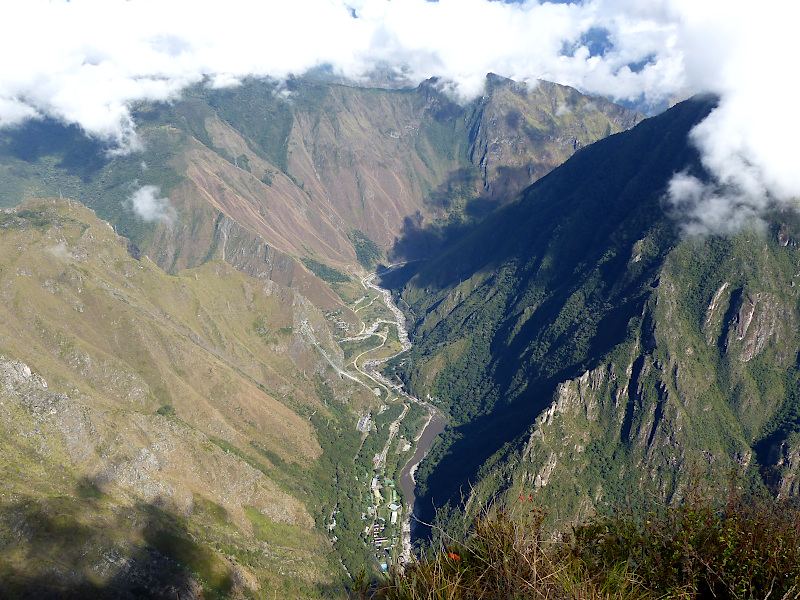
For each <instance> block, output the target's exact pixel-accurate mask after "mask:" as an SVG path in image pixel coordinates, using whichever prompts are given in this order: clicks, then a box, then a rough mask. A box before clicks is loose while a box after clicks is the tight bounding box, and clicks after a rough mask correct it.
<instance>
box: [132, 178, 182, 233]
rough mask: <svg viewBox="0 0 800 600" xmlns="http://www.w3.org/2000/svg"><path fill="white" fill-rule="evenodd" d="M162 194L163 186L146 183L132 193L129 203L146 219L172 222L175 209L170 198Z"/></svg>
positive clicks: (136, 212)
mask: <svg viewBox="0 0 800 600" xmlns="http://www.w3.org/2000/svg"><path fill="white" fill-rule="evenodd" d="M160 195H161V188H159V187H158V186H155V185H145V186H142V187H140V188H139V189H138V190H136V191H135V192H134V193H133V194H131V196H130V197H129V198H128V205H129V206H130V208H131V209H132V210H133V212H134V213H135V214H136V215H137V216H138V217H139V218H141V219H142V220H144V221H150V222H152V221H161V222H164V223H167V224H172V222H173V221H174V220H175V211H174V209H173V208H172V207H171V206H170V205H169V200H167V199H166V198H160V197H159V196H160Z"/></svg>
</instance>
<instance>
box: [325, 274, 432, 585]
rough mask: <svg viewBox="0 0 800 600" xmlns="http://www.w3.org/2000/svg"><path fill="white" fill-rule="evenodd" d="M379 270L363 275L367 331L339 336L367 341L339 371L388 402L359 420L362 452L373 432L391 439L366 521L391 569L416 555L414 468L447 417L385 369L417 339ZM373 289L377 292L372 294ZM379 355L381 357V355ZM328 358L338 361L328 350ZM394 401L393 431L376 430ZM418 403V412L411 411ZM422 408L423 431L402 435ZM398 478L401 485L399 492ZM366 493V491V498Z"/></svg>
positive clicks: (379, 456) (373, 479)
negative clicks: (379, 279)
mask: <svg viewBox="0 0 800 600" xmlns="http://www.w3.org/2000/svg"><path fill="white" fill-rule="evenodd" d="M406 264H407V263H398V264H395V265H389V266H388V267H386V268H385V269H382V270H381V272H380V274H381V275H387V274H389V273H391V272H392V271H394V270H396V269H398V268H400V267H403V266H405V265H406ZM378 275H379V274H378V273H373V274H371V275H367V276H365V277H363V278H362V279H361V280H360V284H361V286H363V289H364V291H365V292H368V293H367V294H366V295H364V296H362V297H360V298H358V299H357V300H356V301H355V302H354V304H353V305H352V309H353V312H354V313H355V314H359V312H365V311H366V310H367V309H372V313H373V314H372V316H373V319H369V318H366V319H365V320H363V321H362V326H361V331H360V332H359V333H358V334H357V335H355V336H350V337H342V338H339V339H337V341H338V343H339V344H340V345H341V346H343V349H344V347H346V346H347V345H348V344H351V343H353V342H361V343H360V344H359V346H358V349H357V352H358V354H355V355H354V356H352V358H350V359H349V362H346V364H345V366H344V368H343V369H337V372H338V373H339V375H340V377H347V378H349V379H351V380H353V381H356V382H358V383H359V384H360V385H362V386H365V387H369V386H375V387H372V388H371V390H372V392H373V393H374V394H375V395H376V396H377V397H379V398H380V399H381V401H382V402H385V403H383V404H381V405H380V406H379V407H378V409H377V414H376V415H375V416H373V414H372V413H371V412H368V413H366V414H361V415H359V420H358V423H357V424H356V428H357V430H358V431H359V432H361V433H362V434H364V438H363V440H362V444H361V447H360V448H359V454H361V453H362V451H363V450H364V447H365V446H366V447H372V446H373V444H368V443H367V440H368V439H369V438H370V436H376V437H378V438H379V440H380V442H383V438H385V442H383V446H382V448H381V450H380V452H376V453H375V455H374V456H373V465H374V467H373V470H372V472H369V471H368V472H367V476H366V477H365V480H364V482H363V485H364V487H367V488H368V491H369V493H368V494H366V499H367V502H366V503H365V504H363V505H362V506H361V509H362V521H363V522H364V524H365V526H364V532H363V535H364V542H365V543H366V544H368V545H369V546H370V547H371V548H372V550H373V551H374V556H375V560H376V562H377V564H378V565H380V567H381V569H382V570H384V571H385V570H387V568H389V567H390V566H391V565H392V564H393V563H395V562H397V561H408V560H410V559H411V541H412V540H411V533H412V528H413V525H414V486H415V481H414V471H415V470H416V468H417V467H418V465H419V463H420V462H421V461H422V459H423V458H424V456H425V455H426V453H427V451H428V449H429V447H430V445H431V444H432V443H433V441H434V439H435V438H436V436H437V435H438V434H439V433H441V432H442V431H443V429H444V426H445V418H444V416H443V415H442V413H441V412H440V411H439V410H438V409H437V408H436V407H434V406H433V405H432V404H430V403H428V402H424V401H422V400H420V399H419V398H416V397H414V396H411V395H410V394H408V393H406V392H405V391H404V390H403V384H402V382H397V381H390V380H389V379H387V378H386V377H385V376H384V375H382V374H381V373H380V370H379V369H380V366H381V365H383V364H385V363H386V362H388V361H389V360H392V359H395V358H397V357H398V356H400V355H402V354H403V353H405V352H407V351H408V350H410V349H411V342H410V341H409V338H408V332H407V330H406V325H405V316H404V315H403V313H402V312H401V311H400V309H399V308H398V307H397V305H396V304H395V303H394V300H393V298H392V295H391V293H390V292H389V290H387V289H384V288H381V287H379V286H378V285H377V284H376V283H375V279H376V277H377V276H378ZM370 291H371V292H372V293H369V292H370ZM385 311H388V312H389V313H390V314H391V318H388V319H387V318H385V317H386V315H385ZM390 328H393V329H394V330H395V332H396V334H395V336H390V335H389V330H390ZM379 329H380V331H379ZM393 338H396V339H393ZM312 342H314V340H313V339H312ZM397 342H399V347H398V344H397ZM319 350H320V352H321V353H323V352H324V351H323V350H322V349H321V348H319ZM376 356H379V358H375V357H376ZM345 357H347V353H345ZM325 358H326V359H327V360H328V362H330V363H331V364H333V363H332V361H331V360H330V358H329V357H327V355H326V356H325ZM345 360H346V361H347V360H348V359H347V358H345ZM348 367H351V368H352V369H353V372H348V371H347V368H348ZM392 405H394V406H397V405H400V406H402V409H401V412H400V413H399V414H398V415H397V416H396V418H394V419H393V420H392V421H391V422H389V423H383V424H382V428H381V429H382V430H384V429H386V428H387V425H388V434H386V435H381V433H380V432H379V431H378V430H377V429H375V430H373V423H374V422H376V418H377V417H379V416H380V415H383V414H384V413H385V412H387V411H389V408H390V406H392ZM412 407H414V409H415V410H414V411H412V410H411V409H412ZM420 411H422V414H423V415H424V416H423V417H422V418H423V419H424V423H423V424H422V425H421V427H419V425H417V428H418V429H419V433H418V434H417V435H415V436H413V437H412V436H410V435H408V433H410V432H412V431H413V429H409V428H405V431H406V435H405V436H398V434H399V432H400V430H401V426H403V425H404V423H403V421H404V419H406V417H408V416H409V413H413V414H414V418H416V419H417V421H419V420H420V416H419V413H420ZM390 452H391V453H392V454H393V455H396V456H392V459H393V460H391V461H389V460H387V459H388V458H389V454H390ZM356 460H358V455H357V456H356ZM398 483H399V489H400V490H401V491H400V493H399V494H398ZM364 497H365V495H363V494H362V498H364ZM334 515H335V508H334ZM387 519H388V521H387ZM329 529H330V531H331V532H333V533H334V534H335V531H336V525H335V517H333V518H332V520H331V524H330V525H329Z"/></svg>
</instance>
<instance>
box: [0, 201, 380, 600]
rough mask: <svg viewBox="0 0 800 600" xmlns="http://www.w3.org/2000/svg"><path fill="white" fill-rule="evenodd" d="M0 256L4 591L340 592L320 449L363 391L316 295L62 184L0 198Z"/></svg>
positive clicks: (348, 433) (367, 397) (361, 400)
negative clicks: (80, 199) (129, 223)
mask: <svg viewBox="0 0 800 600" xmlns="http://www.w3.org/2000/svg"><path fill="white" fill-rule="evenodd" d="M0 264H2V271H0V290H2V291H0V315H2V318H0V340H2V356H1V357H0V381H2V384H1V388H0V439H2V454H1V455H0V471H1V472H2V475H0V481H2V502H1V503H0V545H1V546H2V547H3V548H4V550H3V552H2V557H0V595H2V596H3V597H34V596H35V597H41V598H49V597H58V598H63V597H70V598H72V597H75V598H91V597H103V598H107V597H143V596H146V597H163V598H167V597H169V598H172V597H175V595H176V594H178V595H180V597H182V598H190V597H192V598H194V597H201V596H202V597H230V596H231V595H233V596H236V597H241V596H242V595H243V594H249V597H272V596H273V595H274V594H276V593H277V594H278V595H284V596H286V595H290V594H291V595H296V596H302V597H322V598H330V597H341V596H342V595H343V594H344V588H343V587H342V573H341V566H340V563H339V559H338V558H334V556H333V555H332V554H331V551H332V545H331V542H330V540H329V539H328V536H327V535H326V533H327V532H326V526H327V524H328V522H329V519H330V510H331V507H332V506H334V505H336V503H337V498H338V494H340V493H341V494H342V495H343V497H346V493H347V487H345V486H343V489H342V490H336V489H333V488H332V483H331V482H332V481H333V480H334V479H335V478H336V476H337V475H336V474H337V463H338V462H340V461H341V458H340V456H339V455H338V454H336V452H335V451H334V450H333V449H332V448H333V447H334V446H339V445H341V446H343V447H344V448H346V449H347V450H346V451H347V453H348V456H349V458H350V460H352V456H353V455H354V454H355V452H356V451H357V449H358V445H359V444H360V443H362V437H361V435H360V434H359V433H358V432H356V429H355V417H354V416H353V414H352V412H351V411H353V412H355V411H357V410H363V407H364V406H371V405H372V404H374V403H375V400H376V399H375V398H374V395H373V394H372V393H371V391H369V390H364V388H362V387H360V386H354V385H351V384H348V383H347V382H346V381H342V380H341V379H340V377H339V376H338V375H337V374H336V372H335V371H334V370H333V369H331V367H330V365H329V363H328V361H327V360H326V359H325V358H324V356H323V355H322V354H321V350H322V351H323V352H326V353H327V354H328V355H330V356H333V357H336V356H337V353H338V359H339V360H341V359H342V358H341V350H340V349H339V348H338V345H337V344H336V343H335V342H334V340H333V338H332V336H331V333H330V330H329V325H328V322H327V320H326V318H325V317H324V315H323V314H322V313H321V312H320V311H319V310H318V309H316V308H315V307H314V306H313V305H312V304H311V303H310V302H309V301H308V300H306V299H305V298H303V297H302V296H300V295H299V294H297V293H296V292H294V291H292V290H290V289H289V288H286V287H284V286H281V285H278V284H276V283H274V282H272V281H261V280H258V279H255V278H252V277H249V276H248V275H246V274H244V273H241V272H239V271H237V270H235V269H233V268H232V267H230V266H229V265H228V264H226V263H224V262H222V261H219V260H216V261H211V262H208V263H206V264H205V265H202V266H200V267H198V268H196V269H192V270H188V271H181V272H180V273H179V274H176V275H168V274H166V273H164V272H163V271H162V270H161V269H160V268H159V267H158V266H157V265H155V264H154V263H153V262H152V261H150V260H149V259H148V258H147V257H146V256H142V255H141V252H140V251H139V249H138V248H136V246H135V245H133V244H132V243H131V242H130V241H129V240H127V239H125V238H122V237H119V236H117V235H116V234H115V233H114V232H113V230H112V228H111V227H110V226H109V225H108V224H107V223H105V222H103V221H101V220H99V219H98V218H97V217H96V216H95V215H94V214H93V213H92V212H91V211H90V210H88V209H87V208H85V207H83V206H82V205H80V204H78V203H77V202H74V201H68V200H60V199H54V200H53V199H51V200H40V201H30V202H28V203H26V204H24V205H22V206H21V207H18V208H17V209H15V210H13V211H11V212H5V213H3V214H1V215H0ZM321 390H322V391H321ZM342 535H344V534H342ZM364 556H366V555H364Z"/></svg>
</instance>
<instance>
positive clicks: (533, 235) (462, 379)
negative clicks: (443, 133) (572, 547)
mask: <svg viewBox="0 0 800 600" xmlns="http://www.w3.org/2000/svg"><path fill="white" fill-rule="evenodd" d="M712 106H713V101H708V100H694V101H690V102H687V103H684V104H682V105H679V106H677V107H675V108H674V109H672V110H671V111H669V112H667V113H665V114H664V115H661V116H659V117H656V118H653V119H650V120H648V121H645V122H644V123H642V124H641V125H639V126H638V127H637V128H635V129H634V130H631V131H629V132H625V133H622V134H619V135H616V136H612V137H610V138H608V139H605V140H602V141H600V142H597V143H596V144H594V145H593V146H591V147H589V148H585V149H583V150H580V151H579V152H578V153H576V155H575V156H574V157H573V158H572V159H571V160H569V161H568V162H567V163H565V164H564V165H563V166H562V167H560V168H559V169H557V170H556V171H554V172H553V173H551V174H550V175H548V176H547V177H545V178H543V179H542V180H541V181H539V182H537V183H536V184H535V185H534V186H532V187H531V188H529V189H528V190H527V191H526V192H525V193H524V194H523V196H522V197H521V198H520V199H519V200H518V201H516V202H514V203H512V204H510V205H507V206H506V207H504V208H502V209H500V210H498V211H496V212H495V213H493V214H492V215H490V216H489V217H487V219H486V220H485V221H483V223H482V224H481V225H480V226H479V227H478V228H477V229H476V230H475V231H474V232H472V233H469V234H467V235H466V236H465V237H463V238H462V239H460V240H459V241H457V242H456V243H455V244H454V245H452V246H451V247H449V248H448V249H447V251H446V252H444V253H443V254H442V255H441V256H439V257H437V258H436V259H435V260H432V261H429V262H428V263H426V264H424V265H422V266H421V267H419V268H418V272H417V274H416V275H415V276H414V277H412V278H411V279H410V280H409V281H408V282H407V283H406V284H405V285H404V287H403V289H402V291H401V299H400V301H399V304H401V305H403V306H405V307H408V309H409V312H410V313H411V315H412V319H410V323H411V324H412V328H411V335H412V339H413V340H414V342H415V345H414V348H413V349H412V350H411V353H410V354H411V356H410V360H406V361H396V362H395V363H393V364H395V365H396V370H397V373H398V375H400V376H401V377H402V378H404V380H405V381H406V382H407V384H408V385H409V386H410V388H411V389H412V390H413V391H415V392H416V393H417V394H418V395H419V394H425V393H429V394H430V396H431V397H432V399H433V401H434V402H435V403H436V404H438V405H439V406H441V407H442V408H443V409H445V410H446V411H447V412H448V413H449V414H450V416H451V424H452V427H451V428H449V429H448V431H447V432H446V433H445V434H444V435H443V436H442V441H441V443H439V444H438V445H435V446H434V447H433V448H432V449H431V451H430V453H429V456H428V459H426V461H424V462H423V464H422V465H421V466H420V469H419V471H418V481H419V482H420V483H421V485H420V490H419V491H420V496H421V497H422V505H423V506H427V507H430V506H437V507H446V506H448V505H449V507H450V508H451V509H452V510H455V511H456V512H458V511H460V510H463V509H464V508H465V507H467V508H468V507H470V506H472V507H473V509H474V507H475V506H476V503H475V502H473V503H471V504H467V500H469V499H470V498H472V499H481V500H483V501H487V500H488V499H490V498H492V497H495V496H496V495H498V494H501V495H504V496H505V497H506V498H509V497H512V496H514V489H517V487H518V486H520V485H528V484H531V483H534V482H535V485H534V487H533V490H532V492H533V494H534V497H535V498H536V499H537V502H540V503H543V504H546V505H552V506H555V507H556V508H557V510H558V511H559V512H560V513H561V515H562V517H563V516H564V515H565V514H566V515H571V516H573V517H575V518H581V517H582V516H585V514H586V512H587V510H593V509H598V508H603V507H606V506H609V505H616V504H619V503H620V502H624V501H625V500H626V498H627V497H629V496H630V494H631V491H633V490H641V489H649V490H650V491H651V492H653V493H657V494H665V495H666V496H667V497H670V496H671V495H673V494H676V493H677V492H678V490H679V489H680V487H681V485H682V484H684V483H685V480H686V478H687V477H688V468H687V466H688V465H689V464H691V463H693V462H702V463H703V464H714V465H715V466H716V467H717V472H718V473H722V472H725V471H726V470H728V469H731V470H736V471H737V472H739V473H741V474H743V475H744V474H747V476H750V475H751V474H753V473H755V474H756V475H759V474H760V475H761V476H763V477H764V478H765V479H770V478H771V483H772V485H774V486H775V490H776V491H778V490H781V491H782V492H783V493H787V494H788V493H793V492H792V490H795V489H796V484H795V483H793V482H794V481H795V479H794V477H795V476H794V475H793V474H792V472H791V468H790V467H789V466H788V465H789V462H788V459H787V458H786V457H787V456H788V454H789V453H791V452H794V450H792V449H793V448H795V447H796V444H797V434H796V431H798V425H797V414H798V411H797V408H796V405H797V402H796V397H797V389H798V381H799V380H798V375H797V368H796V357H797V351H798V348H799V347H800V346H799V344H800V338H799V337H798V335H797V323H798V319H799V318H800V314H798V310H797V297H798V294H797V291H796V282H795V277H796V273H797V264H798V261H799V260H800V253H799V252H798V248H797V243H796V242H795V241H794V239H795V237H796V235H797V232H798V231H800V230H799V229H798V228H797V224H796V223H795V220H796V218H795V217H793V216H792V215H788V214H784V213H776V214H774V215H770V216H769V218H768V221H767V223H766V227H763V228H762V229H761V230H760V232H757V231H745V232H742V233H740V234H738V235H735V236H714V235H707V236H703V237H698V238H686V237H684V236H682V235H681V231H680V228H679V224H678V223H676V221H675V220H673V219H671V218H670V217H671V215H670V213H669V206H668V205H667V204H665V199H664V190H665V188H666V185H667V183H668V182H669V180H670V178H671V177H672V175H673V174H674V173H676V172H681V171H688V172H691V173H695V174H696V175H698V176H700V177H702V176H703V170H702V167H701V165H700V164H699V161H698V158H697V154H696V151H695V150H694V149H693V148H692V147H691V146H689V145H687V143H686V135H687V133H688V132H689V131H690V130H691V128H692V127H693V125H694V124H695V123H697V122H698V120H700V119H702V118H703V117H704V115H705V114H707V112H708V110H710V108H711V107H712ZM779 231H780V232H783V233H782V234H781V236H778V235H777V234H778V232H779ZM781 240H782V241H781ZM413 266H416V265H413ZM412 363H413V365H414V368H413V369H411V368H410V365H411V364H412ZM781 444H784V445H783V446H782V445H781ZM442 513H443V514H449V512H448V511H447V510H445V511H442ZM425 518H426V519H425V520H431V519H433V515H432V514H427V515H425Z"/></svg>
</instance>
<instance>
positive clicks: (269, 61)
mask: <svg viewBox="0 0 800 600" xmlns="http://www.w3.org/2000/svg"><path fill="white" fill-rule="evenodd" d="M790 4H791V3H787V2H785V0H762V2H760V3H759V4H758V5H757V6H756V5H753V4H752V3H749V4H745V3H743V2H739V1H735V2H730V1H728V2H722V1H721V0H702V1H699V2H698V1H697V0H651V1H648V2H641V1H640V0H583V1H579V2H572V3H563V2H559V3H553V2H539V1H537V0H526V1H522V2H513V3H511V2H508V3H505V2H500V1H490V0H439V1H438V2H428V1H426V0H391V1H390V0H292V1H285V0H281V1H278V0H266V1H265V0H226V2H224V3H220V2H218V1H217V0H71V1H67V0H9V1H8V2H5V3H3V4H2V5H0V16H2V18H3V22H4V23H7V24H10V25H11V24H13V26H9V27H6V28H5V31H4V35H3V36H2V37H0V56H3V57H4V60H3V61H0V126H13V125H15V124H18V123H21V122H23V121H24V120H26V119H30V118H36V117H41V116H49V117H54V118H57V119H60V120H62V121H64V122H69V123H77V124H79V125H80V126H81V127H82V128H83V129H84V130H85V131H86V133H87V134H88V135H90V136H93V137H95V138H97V139H100V140H103V141H105V142H107V143H108V145H109V147H110V148H112V149H118V150H120V151H125V150H129V149H132V148H136V145H137V140H136V133H135V124H134V122H133V120H132V119H131V115H130V112H129V110H128V107H129V105H130V104H131V103H132V102H134V101H137V100H155V101H169V100H172V99H175V98H177V97H179V95H180V91H181V89H183V88H184V87H186V86H187V85H190V84H193V83H197V82H201V81H207V82H208V84H209V85H212V86H226V85H234V84H235V83H236V82H238V81H239V80H241V79H242V78H244V77H247V76H256V77H272V78H277V79H281V78H285V77H288V76H290V75H300V74H302V73H304V72H305V71H307V70H308V69H311V68H314V67H319V66H323V65H324V66H328V67H329V68H331V69H332V70H333V71H334V72H336V73H338V74H340V75H342V76H345V77H349V78H352V79H356V80H358V79H359V78H361V77H364V76H365V75H366V74H368V73H369V72H371V71H373V70H374V69H376V68H380V69H389V70H390V71H395V72H396V73H398V74H401V75H402V76H403V77H405V78H407V79H408V80H410V81H412V82H418V81H421V80H422V79H425V78H428V77H431V76H439V77H442V78H444V79H446V80H448V81H449V82H450V84H451V85H450V89H451V90H452V92H453V94H455V95H456V96H458V97H460V98H463V99H466V98H470V97H472V96H475V95H477V94H479V93H480V92H481V90H482V87H483V84H484V80H485V76H486V73H488V72H494V73H497V74H498V75H502V76H506V77H510V78H513V79H516V80H518V81H528V82H531V83H533V82H535V81H536V80H537V79H546V80H550V81H556V82H558V83H562V84H566V85H571V86H574V87H576V88H578V89H580V90H581V91H584V92H588V93H596V94H602V95H605V96H609V97H611V98H613V99H616V100H628V101H638V102H643V103H644V104H645V105H647V104H649V105H651V106H658V105H662V104H663V103H664V102H665V101H666V100H667V99H669V98H671V97H673V96H675V95H679V94H681V93H685V90H687V89H691V90H693V91H695V92H700V91H709V92H714V93H717V94H719V95H720V96H721V98H722V100H721V103H720V106H719V108H718V109H717V110H715V111H714V113H713V114H712V115H711V116H710V117H709V118H708V119H707V120H706V121H705V122H704V123H703V124H701V125H700V126H699V127H698V128H697V129H696V130H695V132H694V134H693V140H694V142H695V143H696V144H697V146H698V147H699V148H700V149H701V152H702V154H703V157H704V163H705V165H706V167H707V168H708V169H709V170H710V171H711V172H713V173H714V174H715V176H716V177H717V180H718V182H719V187H717V188H715V189H713V190H711V191H710V192H709V193H708V194H700V195H697V194H695V195H689V196H686V197H683V198H679V197H677V196H675V201H676V202H677V203H679V204H680V203H683V204H686V202H688V201H689V200H690V199H694V200H693V202H694V204H692V206H693V207H694V208H697V209H698V211H700V213H702V205H703V202H704V201H705V200H704V198H706V196H709V197H710V196H712V195H716V197H720V195H721V190H722V189H725V190H728V189H731V188H735V189H736V191H737V193H739V192H741V194H742V195H744V196H746V197H750V196H755V195H759V194H760V195H761V196H764V195H765V194H766V195H769V196H770V197H772V198H774V199H776V200H777V201H786V199H788V198H793V197H795V196H797V195H798V190H800V175H796V174H795V173H800V169H794V168H793V165H791V160H790V157H791V151H790V148H789V144H791V143H792V141H793V139H796V138H797V137H798V136H797V134H798V133H800V131H798V129H800V119H796V118H794V117H793V115H791V114H790V111H789V112H787V111H786V110H785V109H783V108H782V106H783V103H784V102H785V101H788V100H789V99H790V98H794V97H796V96H795V94H794V92H796V91H797V89H796V88H797V84H796V80H797V78H796V77H795V76H794V75H793V69H792V68H791V63H790V61H791V58H790V57H791V56H792V55H793V50H794V49H793V48H789V45H790V43H791V40H793V35H792V34H793V32H792V31H791V30H790V27H791V26H792V25H793V23H794V22H795V20H794V19H793V18H792V15H789V14H786V13H787V11H791V10H794V9H792V8H791V7H790V6H789V5H790ZM787 6H788V8H787ZM10 57H13V59H12V58H10ZM685 188H686V186H681V185H677V184H676V186H674V189H675V190H676V191H675V193H676V194H677V193H678V192H679V191H680V190H682V189H685ZM709 194H710V195H709ZM722 196H723V197H724V194H722ZM753 208H754V209H757V207H756V206H753Z"/></svg>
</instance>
